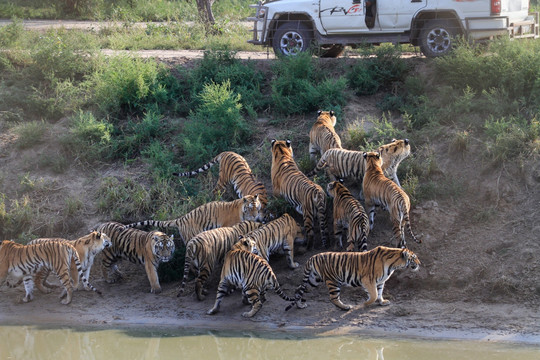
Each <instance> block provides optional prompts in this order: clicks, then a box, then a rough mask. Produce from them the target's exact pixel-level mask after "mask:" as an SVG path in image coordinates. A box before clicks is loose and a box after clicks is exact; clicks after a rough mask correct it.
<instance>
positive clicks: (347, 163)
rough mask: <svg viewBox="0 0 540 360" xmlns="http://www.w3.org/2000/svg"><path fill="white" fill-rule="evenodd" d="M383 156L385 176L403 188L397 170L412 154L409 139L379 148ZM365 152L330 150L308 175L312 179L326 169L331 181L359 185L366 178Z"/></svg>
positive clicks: (394, 141) (393, 141)
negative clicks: (340, 180)
mask: <svg viewBox="0 0 540 360" xmlns="http://www.w3.org/2000/svg"><path fill="white" fill-rule="evenodd" d="M378 149H379V150H378V151H379V153H380V154H381V156H382V160H383V162H382V170H383V172H384V174H385V175H386V176H387V177H389V178H391V179H392V180H394V182H395V183H396V184H398V185H399V186H401V184H400V183H399V179H398V176H397V168H398V165H399V164H400V163H401V161H402V160H403V159H405V158H406V157H407V156H409V155H410V153H411V145H410V143H409V139H405V140H396V139H393V140H392V142H390V143H388V144H385V145H382V146H380V147H379V148H378ZM364 163H365V160H364V152H363V151H355V150H346V149H329V150H328V151H326V152H325V153H324V154H323V155H322V156H321V158H320V160H319V162H318V163H317V165H316V166H315V168H314V169H313V170H312V171H311V172H309V173H307V174H306V176H308V177H312V176H314V175H315V174H317V173H318V172H320V171H321V170H323V169H326V172H327V174H328V177H329V178H330V180H331V181H336V180H338V179H352V180H356V181H358V182H359V183H361V182H362V180H363V178H364Z"/></svg>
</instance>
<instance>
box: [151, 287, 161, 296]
mask: <svg viewBox="0 0 540 360" xmlns="http://www.w3.org/2000/svg"><path fill="white" fill-rule="evenodd" d="M150 292H151V293H152V294H156V295H157V294H161V288H152V289H150Z"/></svg>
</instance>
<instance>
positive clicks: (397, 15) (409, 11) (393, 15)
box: [373, 0, 427, 32]
mask: <svg viewBox="0 0 540 360" xmlns="http://www.w3.org/2000/svg"><path fill="white" fill-rule="evenodd" d="M426 4H427V0H377V19H376V22H375V28H374V29H373V30H378V31H381V32H388V31H390V32H402V31H407V30H409V29H410V27H411V21H412V18H413V16H414V15H415V14H416V13H417V12H418V10H420V9H422V8H424V7H426Z"/></svg>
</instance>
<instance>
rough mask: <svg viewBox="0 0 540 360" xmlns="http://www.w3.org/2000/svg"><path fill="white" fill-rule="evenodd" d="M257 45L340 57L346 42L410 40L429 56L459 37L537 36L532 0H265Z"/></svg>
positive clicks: (258, 8)
mask: <svg viewBox="0 0 540 360" xmlns="http://www.w3.org/2000/svg"><path fill="white" fill-rule="evenodd" d="M250 6H251V7H254V8H255V9H256V14H255V17H250V18H249V20H251V21H254V22H255V24H254V28H253V39H250V40H248V42H250V43H252V44H258V45H264V46H272V47H273V49H274V52H275V53H276V54H278V55H295V54H297V53H299V52H302V51H307V50H308V49H310V47H312V46H313V45H315V46H316V48H318V49H320V52H319V55H320V56H325V57H336V56H339V55H340V54H341V53H342V52H343V49H344V47H345V46H353V47H354V46H359V45H362V44H379V43H383V42H391V43H411V44H413V45H415V46H420V50H421V51H422V53H423V54H424V55H426V56H428V57H436V56H442V55H446V54H447V53H448V52H449V51H450V50H451V49H452V46H453V43H454V41H455V37H456V36H458V35H463V36H465V37H466V38H468V39H470V40H483V39H491V38H493V37H495V36H510V37H512V38H523V37H534V38H536V37H538V13H537V12H536V13H532V14H530V13H529V0H265V1H262V2H259V3H258V4H256V5H250Z"/></svg>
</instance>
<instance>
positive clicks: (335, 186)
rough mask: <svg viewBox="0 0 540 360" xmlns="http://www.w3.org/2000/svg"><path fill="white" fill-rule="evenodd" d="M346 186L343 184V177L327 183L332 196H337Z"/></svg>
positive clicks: (328, 191)
mask: <svg viewBox="0 0 540 360" xmlns="http://www.w3.org/2000/svg"><path fill="white" fill-rule="evenodd" d="M344 189H346V188H345V186H344V185H343V179H340V180H339V181H332V182H329V183H328V185H326V192H327V193H328V195H329V196H330V197H332V198H335V197H336V196H337V195H338V194H339V193H341V192H343V191H344Z"/></svg>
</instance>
